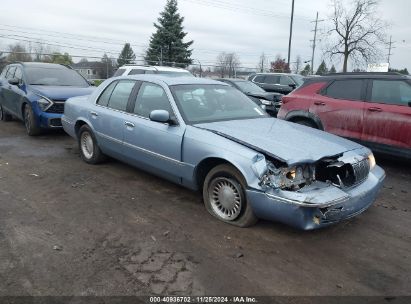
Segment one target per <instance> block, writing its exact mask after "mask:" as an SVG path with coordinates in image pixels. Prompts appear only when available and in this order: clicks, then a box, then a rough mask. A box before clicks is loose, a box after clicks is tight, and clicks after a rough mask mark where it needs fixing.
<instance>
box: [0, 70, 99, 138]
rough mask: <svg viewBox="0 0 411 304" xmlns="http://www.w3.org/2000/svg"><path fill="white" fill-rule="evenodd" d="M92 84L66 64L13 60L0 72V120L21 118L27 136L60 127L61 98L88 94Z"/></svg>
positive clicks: (91, 89)
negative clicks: (14, 61) (12, 62)
mask: <svg viewBox="0 0 411 304" xmlns="http://www.w3.org/2000/svg"><path fill="white" fill-rule="evenodd" d="M93 90H94V87H92V86H90V84H89V83H88V82H87V80H85V79H84V78H83V77H82V76H81V75H80V74H78V73H77V72H76V71H74V70H73V69H71V68H70V67H68V66H64V65H60V64H51V63H36V62H26V63H14V64H10V65H8V66H6V67H5V68H4V69H3V71H2V73H1V74H0V120H4V121H7V120H11V119H12V118H13V117H15V118H17V119H20V120H22V121H24V124H25V126H26V130H27V133H28V134H29V135H38V134H40V133H41V131H42V130H43V129H50V128H61V127H62V125H61V116H62V114H63V112H64V104H65V101H66V100H67V99H68V98H70V97H75V96H81V95H88V94H91V92H93Z"/></svg>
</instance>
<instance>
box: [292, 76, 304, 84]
mask: <svg viewBox="0 0 411 304" xmlns="http://www.w3.org/2000/svg"><path fill="white" fill-rule="evenodd" d="M291 78H292V79H294V81H295V82H296V83H297V86H300V85H302V84H303V83H304V77H303V76H299V75H292V76H291Z"/></svg>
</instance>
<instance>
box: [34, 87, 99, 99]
mask: <svg viewBox="0 0 411 304" xmlns="http://www.w3.org/2000/svg"><path fill="white" fill-rule="evenodd" d="M30 89H31V91H32V92H33V93H35V94H39V95H42V96H44V97H47V98H50V99H51V100H66V99H68V98H70V97H75V96H83V95H89V94H91V93H92V92H93V91H94V90H95V87H92V86H90V87H65V86H38V85H31V86H30Z"/></svg>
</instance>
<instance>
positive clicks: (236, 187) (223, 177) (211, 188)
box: [203, 165, 257, 227]
mask: <svg viewBox="0 0 411 304" xmlns="http://www.w3.org/2000/svg"><path fill="white" fill-rule="evenodd" d="M245 188H246V187H245V181H244V178H243V176H242V175H241V173H240V172H239V171H238V170H237V169H235V168H234V167H233V166H230V165H219V166H216V167H215V168H213V169H212V170H211V171H210V172H209V173H208V174H207V176H206V178H205V181H204V185H203V200H204V204H205V207H206V209H207V211H208V212H209V213H210V214H211V215H213V216H214V217H216V218H218V219H219V220H221V221H223V222H226V223H228V224H232V225H235V226H239V227H248V226H251V225H254V224H255V223H256V222H257V218H256V217H255V215H254V213H253V211H252V209H251V206H250V204H249V203H248V202H247V197H246V195H245Z"/></svg>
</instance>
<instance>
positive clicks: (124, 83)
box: [108, 80, 136, 111]
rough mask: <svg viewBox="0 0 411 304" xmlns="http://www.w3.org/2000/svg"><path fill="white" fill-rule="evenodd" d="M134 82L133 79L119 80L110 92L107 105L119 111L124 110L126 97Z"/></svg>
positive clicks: (128, 95) (126, 101)
mask: <svg viewBox="0 0 411 304" xmlns="http://www.w3.org/2000/svg"><path fill="white" fill-rule="evenodd" d="M135 84H136V81H134V80H120V81H119V82H118V83H117V85H116V86H115V88H114V90H113V92H112V93H111V96H110V99H109V101H108V107H109V108H112V109H115V110H119V111H126V109H127V103H128V99H129V97H130V94H131V91H132V90H133V88H134V85H135Z"/></svg>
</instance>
